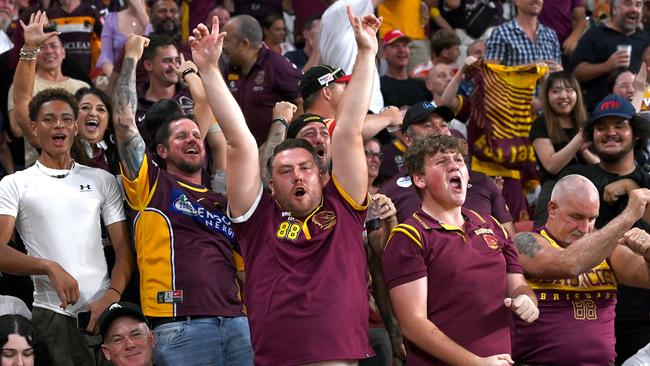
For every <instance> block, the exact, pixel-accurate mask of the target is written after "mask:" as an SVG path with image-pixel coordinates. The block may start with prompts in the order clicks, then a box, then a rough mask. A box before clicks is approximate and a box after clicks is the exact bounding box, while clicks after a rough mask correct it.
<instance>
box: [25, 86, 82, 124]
mask: <svg viewBox="0 0 650 366" xmlns="http://www.w3.org/2000/svg"><path fill="white" fill-rule="evenodd" d="M53 100H60V101H62V102H65V103H68V105H70V107H71V108H72V112H73V115H74V118H75V119H77V112H78V108H77V101H76V100H75V99H74V96H73V95H72V94H70V93H69V92H67V91H66V90H65V89H61V88H49V89H45V90H43V91H41V92H39V93H38V94H36V95H35V96H34V97H33V98H32V100H31V101H30V102H29V119H31V120H32V121H36V118H37V117H38V112H39V111H40V109H41V107H42V106H43V104H45V103H47V102H51V101H53Z"/></svg>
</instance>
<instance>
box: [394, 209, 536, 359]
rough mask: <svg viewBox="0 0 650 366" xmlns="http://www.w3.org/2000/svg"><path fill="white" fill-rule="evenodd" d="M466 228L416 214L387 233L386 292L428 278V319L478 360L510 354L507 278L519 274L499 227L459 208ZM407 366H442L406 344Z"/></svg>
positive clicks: (507, 240)
mask: <svg viewBox="0 0 650 366" xmlns="http://www.w3.org/2000/svg"><path fill="white" fill-rule="evenodd" d="M462 215H463V217H464V219H465V227H464V228H457V227H455V226H451V225H447V224H444V223H441V222H439V221H437V220H435V219H434V218H432V217H431V216H429V215H427V214H426V213H425V212H424V211H423V210H419V211H417V212H416V213H415V214H413V215H412V216H411V217H409V218H408V219H407V220H406V221H405V222H404V223H403V224H399V225H397V226H396V227H395V228H394V229H393V231H392V232H391V234H390V236H389V239H388V244H387V245H386V250H385V252H384V255H383V257H382V261H383V265H384V273H385V277H386V284H387V285H388V288H389V289H392V288H395V287H397V286H400V285H403V284H406V283H409V282H412V281H415V280H418V279H420V278H422V277H427V280H428V288H427V290H428V296H427V317H428V319H429V320H430V321H431V322H433V324H435V325H436V326H437V327H438V328H439V329H440V330H441V331H442V332H443V333H444V334H445V335H447V336H448V337H449V338H451V339H452V340H453V341H454V342H456V343H458V344H459V345H461V346H462V347H464V348H465V349H467V350H469V351H470V352H473V353H474V354H477V355H479V356H481V357H485V356H491V355H494V354H500V353H510V327H509V319H510V318H509V317H510V312H511V311H510V309H508V308H506V307H505V306H504V305H503V299H504V298H506V297H507V296H508V287H507V281H506V274H507V273H522V272H523V270H522V268H521V265H519V262H518V260H517V252H516V251H515V249H514V247H513V245H512V241H511V240H510V239H509V238H508V237H507V233H506V232H505V230H504V229H503V228H502V227H501V225H500V224H499V223H497V222H496V221H494V219H492V218H490V217H488V216H486V217H485V218H484V217H482V216H481V215H479V214H477V213H476V212H474V211H471V210H468V209H465V208H463V209H462ZM405 346H406V354H407V355H408V357H407V360H406V364H407V365H410V366H413V365H416V366H419V365H444V363H443V362H442V361H440V360H438V359H436V358H435V357H433V356H431V355H430V354H429V353H427V352H425V351H424V350H422V349H420V348H418V347H417V346H416V345H415V344H413V343H412V342H410V341H409V340H408V339H405Z"/></svg>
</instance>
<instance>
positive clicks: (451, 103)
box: [440, 56, 478, 114]
mask: <svg viewBox="0 0 650 366" xmlns="http://www.w3.org/2000/svg"><path fill="white" fill-rule="evenodd" d="M476 61H478V59H477V58H476V57H474V56H467V58H465V64H464V65H463V68H462V70H460V71H458V72H457V73H456V74H454V77H452V78H451V81H449V84H447V87H446V88H445V91H444V92H442V97H441V98H440V99H441V101H440V105H444V106H446V107H449V109H451V110H452V111H454V114H457V113H458V112H459V110H458V104H459V103H458V88H459V87H460V83H461V82H462V81H463V78H464V75H465V70H467V68H468V67H470V66H472V65H473V64H474V63H476Z"/></svg>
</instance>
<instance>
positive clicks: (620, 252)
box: [610, 228, 650, 289]
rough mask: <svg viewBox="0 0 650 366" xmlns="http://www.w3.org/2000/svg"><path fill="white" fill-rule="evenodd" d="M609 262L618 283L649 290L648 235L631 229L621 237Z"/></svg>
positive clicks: (643, 231) (649, 251) (649, 248)
mask: <svg viewBox="0 0 650 366" xmlns="http://www.w3.org/2000/svg"><path fill="white" fill-rule="evenodd" d="M618 243H619V244H621V245H618V246H617V247H616V248H615V249H614V251H613V252H612V255H611V256H610V262H611V264H612V270H613V271H614V273H615V274H616V278H617V279H618V281H619V283H622V284H624V285H627V286H633V287H641V288H646V289H647V288H650V235H649V234H648V233H647V232H646V231H645V230H642V229H639V228H633V229H631V230H629V231H628V232H626V233H625V235H623V237H622V238H621V239H619V241H618Z"/></svg>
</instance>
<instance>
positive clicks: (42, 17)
mask: <svg viewBox="0 0 650 366" xmlns="http://www.w3.org/2000/svg"><path fill="white" fill-rule="evenodd" d="M49 23H50V21H49V20H48V19H47V15H46V14H45V12H44V11H40V10H38V11H37V12H36V13H32V15H30V16H29V25H25V23H23V21H22V20H21V21H20V26H21V27H22V28H23V32H24V33H25V36H24V37H25V47H28V48H37V47H40V46H41V45H42V44H43V43H45V41H47V40H48V39H50V38H52V37H55V36H56V35H57V34H58V32H49V33H45V32H44V31H43V28H44V27H45V26H47V25H48V24H49Z"/></svg>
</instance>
